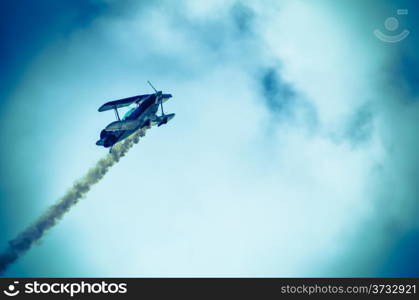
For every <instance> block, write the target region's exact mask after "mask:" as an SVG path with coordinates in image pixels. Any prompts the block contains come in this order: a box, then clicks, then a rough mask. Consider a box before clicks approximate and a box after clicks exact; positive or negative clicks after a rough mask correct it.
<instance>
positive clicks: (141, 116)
mask: <svg viewBox="0 0 419 300" xmlns="http://www.w3.org/2000/svg"><path fill="white" fill-rule="evenodd" d="M147 82H148V84H149V85H150V86H151V87H152V89H153V90H154V94H145V95H137V96H132V97H128V98H123V99H119V100H114V101H110V102H106V103H105V104H103V105H102V106H101V107H99V111H100V112H102V111H107V110H114V112H115V116H116V119H117V120H116V121H114V122H112V123H110V124H109V125H108V126H106V127H105V129H103V130H102V131H101V132H100V139H99V140H98V141H97V142H96V145H98V146H103V147H105V148H109V147H110V148H111V149H110V152H111V151H112V146H113V145H115V144H116V143H118V142H120V141H122V140H124V139H126V138H127V137H129V136H130V135H131V134H133V133H134V132H136V131H137V130H139V129H143V128H151V126H154V125H157V126H158V127H160V126H161V125H163V124H166V123H167V122H169V121H170V120H171V119H172V118H173V117H174V116H175V114H165V113H164V110H163V103H164V102H166V101H167V100H169V99H170V98H172V95H171V94H163V92H162V91H157V90H156V89H155V88H154V86H153V85H152V84H151V82H150V81H147ZM132 104H135V107H133V108H131V109H129V110H128V111H127V112H126V113H125V115H124V116H123V117H122V119H121V118H120V117H119V112H118V108H121V107H126V106H130V105H132ZM159 107H160V108H161V115H157V111H158V110H159Z"/></svg>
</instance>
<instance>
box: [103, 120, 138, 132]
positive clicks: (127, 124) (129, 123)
mask: <svg viewBox="0 0 419 300" xmlns="http://www.w3.org/2000/svg"><path fill="white" fill-rule="evenodd" d="M139 125H140V121H138V120H126V121H115V122H112V123H111V124H109V125H108V126H106V128H105V130H106V131H120V130H134V129H136V128H137V127H138V126H139Z"/></svg>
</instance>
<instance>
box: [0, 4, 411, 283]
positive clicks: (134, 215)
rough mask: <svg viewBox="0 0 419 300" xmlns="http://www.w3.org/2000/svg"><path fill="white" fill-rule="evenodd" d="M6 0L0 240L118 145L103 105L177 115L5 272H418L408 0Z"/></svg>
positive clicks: (1, 49)
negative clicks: (395, 24)
mask: <svg viewBox="0 0 419 300" xmlns="http://www.w3.org/2000/svg"><path fill="white" fill-rule="evenodd" d="M1 5H2V6H3V7H2V9H1V12H2V18H0V24H1V25H0V31H1V32H0V33H1V35H2V36H3V40H4V42H3V43H2V44H1V46H0V62H1V69H2V72H1V77H0V78H1V81H0V96H1V97H0V99H1V100H0V101H1V106H2V108H3V109H2V110H1V111H0V125H1V126H2V128H3V130H2V131H1V133H0V134H1V139H2V141H3V144H2V147H1V150H0V151H1V155H0V162H1V166H2V167H1V169H0V172H1V173H0V175H1V177H0V178H1V179H0V226H1V228H2V230H1V231H0V247H2V246H1V245H4V247H6V246H7V242H8V241H9V240H11V239H13V238H14V237H15V236H16V235H17V234H18V233H19V232H21V231H22V230H23V229H24V228H26V226H28V225H29V224H31V223H32V222H33V221H34V220H36V218H37V217H38V216H39V215H41V214H42V213H43V212H44V211H45V210H46V209H47V208H48V207H49V206H50V205H51V204H53V203H54V202H55V201H56V200H57V199H59V198H60V197H61V196H62V195H63V194H64V193H65V192H66V191H67V190H68V189H69V188H70V187H71V185H72V183H73V182H74V181H75V180H77V179H78V178H80V177H82V176H83V175H84V174H85V173H86V172H87V170H88V169H89V168H90V167H91V166H93V165H94V164H95V162H96V161H97V160H99V159H100V158H102V157H103V156H104V155H105V154H106V153H107V150H105V149H104V148H101V147H97V146H96V145H95V142H96V140H97V139H98V137H99V133H100V131H101V130H102V129H103V128H104V127H105V126H106V125H107V124H108V123H110V122H112V121H114V115H113V113H112V112H102V113H99V112H97V109H98V107H100V106H101V105H102V104H103V103H104V102H107V101H110V100H114V99H119V98H124V97H129V96H132V95H137V94H144V93H150V92H152V91H151V90H150V87H149V86H148V85H147V80H150V81H151V82H152V83H153V85H154V86H155V87H156V88H157V89H159V90H163V92H165V93H171V94H172V95H173V98H171V99H170V100H169V101H168V102H166V103H165V112H170V113H172V112H173V113H176V117H175V118H174V119H173V120H171V121H170V122H169V123H168V124H167V125H165V126H162V127H159V128H153V129H151V130H149V131H148V132H147V135H146V136H145V137H144V138H142V139H141V141H140V143H139V144H138V145H136V146H135V147H134V148H133V149H131V150H130V152H129V153H128V154H127V156H126V157H124V158H123V159H122V160H121V161H120V162H119V163H118V164H116V165H115V166H114V167H113V168H112V169H111V170H110V172H109V173H108V174H107V175H106V176H105V178H104V179H103V180H102V181H100V182H99V183H97V184H96V185H95V186H94V187H93V188H92V190H91V191H90V192H89V194H88V195H87V197H85V198H84V199H82V200H81V201H80V203H79V204H78V205H76V206H75V207H74V208H73V209H72V210H71V211H70V212H69V213H68V214H67V215H66V216H65V217H64V218H63V220H62V221H61V222H60V223H59V224H58V225H57V226H55V228H53V229H51V230H50V231H49V232H48V234H47V235H46V236H45V238H44V239H43V240H42V241H41V242H40V243H39V244H38V245H36V246H35V247H33V248H32V249H31V250H30V251H29V252H28V253H27V254H26V255H24V256H23V257H22V258H21V259H19V260H18V262H17V263H16V264H14V265H12V266H11V267H10V268H9V270H8V272H7V273H6V274H5V275H6V276H22V277H24V276H27V277H29V276H32V277H37V276H41V277H48V276H49V277H54V276H60V277H94V276H100V277H105V276H110V277H113V276H123V277H127V276H129V277H150V276H151V277H160V276H176V277H177V276H240V277H241V276H256V277H266V276H275V277H277V276H280V277H284V276H292V277H316V276H327V277H336V276H338V277H342V276H350V277H371V276H372V277H374V276H380V277H392V276H402V277H404V276H414V277H417V276H418V275H419V256H418V254H417V253H418V251H417V249H418V246H419V243H418V240H419V223H418V213H419V205H418V198H419V189H418V187H417V180H418V178H419V157H418V156H417V153H418V152H419V135H418V134H417V130H416V127H417V123H418V116H419V103H418V99H419V90H418V86H417V84H416V82H417V81H418V79H419V73H418V71H417V70H418V67H419V57H418V55H417V53H416V52H417V51H416V49H417V45H418V35H417V28H418V24H417V20H419V18H418V7H417V4H415V2H414V1H413V0H412V1H398V2H397V5H396V4H395V3H394V2H393V1H389V0H388V1H378V0H377V1H376V0H368V1H350V2H349V1H346V2H343V1H339V3H337V1H332V0H319V1H307V0H306V1H303V0H292V1H291V0H284V1H269V0H264V1H252V0H249V1H238V0H227V1H226V0H223V1H221V0H214V1H204V0H202V1H192V0H190V1H189V0H181V1H176V2H175V1H169V0H159V1H133V0H131V1H116V0H90V1H70V0H61V1H52V0H50V1H49V0H41V1H36V2H34V1H28V0H24V1H20V2H19V3H17V2H16V1H3V2H2V4H1ZM397 9H408V14H407V15H398V14H397ZM390 17H395V18H396V19H397V20H398V21H399V22H400V23H399V28H397V29H396V30H394V32H392V31H390V30H388V29H387V28H386V27H385V20H387V19H388V18H390ZM376 29H378V30H381V31H382V32H383V33H385V34H387V35H396V34H399V33H401V32H402V31H403V30H404V29H406V30H409V35H408V36H407V37H406V38H405V39H403V40H401V41H399V42H398V43H387V42H384V41H382V40H380V39H379V38H377V36H375V35H374V33H373V32H374V30H376ZM125 110H126V109H122V112H125Z"/></svg>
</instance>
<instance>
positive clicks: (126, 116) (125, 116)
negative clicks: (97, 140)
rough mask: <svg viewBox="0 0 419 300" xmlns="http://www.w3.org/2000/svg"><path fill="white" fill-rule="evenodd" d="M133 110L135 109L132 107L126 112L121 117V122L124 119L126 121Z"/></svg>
mask: <svg viewBox="0 0 419 300" xmlns="http://www.w3.org/2000/svg"><path fill="white" fill-rule="evenodd" d="M135 109H136V107H133V108H131V109H130V110H129V111H127V112H126V113H125V115H124V116H123V117H122V120H125V119H127V118H128V117H129V116H131V115H132V113H133V112H134V111H135Z"/></svg>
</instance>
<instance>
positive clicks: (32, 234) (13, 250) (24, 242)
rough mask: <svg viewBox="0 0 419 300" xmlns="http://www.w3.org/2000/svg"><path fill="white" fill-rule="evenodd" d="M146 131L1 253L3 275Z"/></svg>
mask: <svg viewBox="0 0 419 300" xmlns="http://www.w3.org/2000/svg"><path fill="white" fill-rule="evenodd" d="M145 131H146V129H140V130H138V131H137V132H135V133H134V134H133V135H132V136H131V137H129V138H127V139H125V140H124V141H123V142H121V143H119V144H117V145H116V146H115V147H113V149H112V153H109V154H108V155H106V157H104V158H102V159H100V160H99V161H98V162H97V163H96V165H95V166H94V167H93V168H91V169H90V170H89V171H88V172H87V174H86V175H85V176H84V177H82V179H80V180H78V181H76V182H75V183H74V185H73V187H72V188H71V189H70V190H69V191H68V192H67V193H66V194H65V195H64V196H63V197H62V198H61V199H60V200H59V201H58V202H57V203H55V204H54V205H52V206H50V207H49V208H48V210H47V211H46V212H45V213H44V214H43V215H42V216H41V217H40V218H38V220H37V221H36V222H35V223H33V224H32V225H31V226H29V227H28V228H26V229H25V230H24V231H23V232H21V233H20V234H19V235H18V236H17V237H16V238H14V239H13V240H11V241H10V242H9V246H8V247H7V249H6V251H5V252H4V253H2V254H0V274H3V273H4V271H5V270H6V268H7V267H8V266H9V265H10V264H12V263H13V262H15V261H16V260H17V259H18V258H19V257H20V256H21V255H23V254H24V253H26V251H28V250H29V249H30V248H31V247H32V245H33V244H34V243H36V242H37V241H39V240H40V239H41V238H42V237H43V236H44V235H45V233H46V231H47V230H48V229H50V228H52V227H53V226H54V225H56V224H57V223H58V221H60V219H61V218H62V217H63V216H64V214H65V213H66V212H68V211H69V210H70V209H71V208H72V207H73V206H74V205H75V204H77V203H78V202H79V200H80V199H81V198H83V197H84V196H85V195H86V194H87V192H88V191H89V190H90V188H91V187H92V185H94V184H95V183H97V182H99V181H100V180H101V179H102V178H103V176H105V174H106V173H107V172H108V171H109V169H110V167H112V166H113V165H114V164H115V163H117V162H118V161H119V159H120V158H121V157H123V156H124V155H125V154H126V153H127V152H128V150H129V149H130V148H131V147H132V146H133V145H134V144H136V143H138V141H139V139H140V137H143V136H144V135H145Z"/></svg>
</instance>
